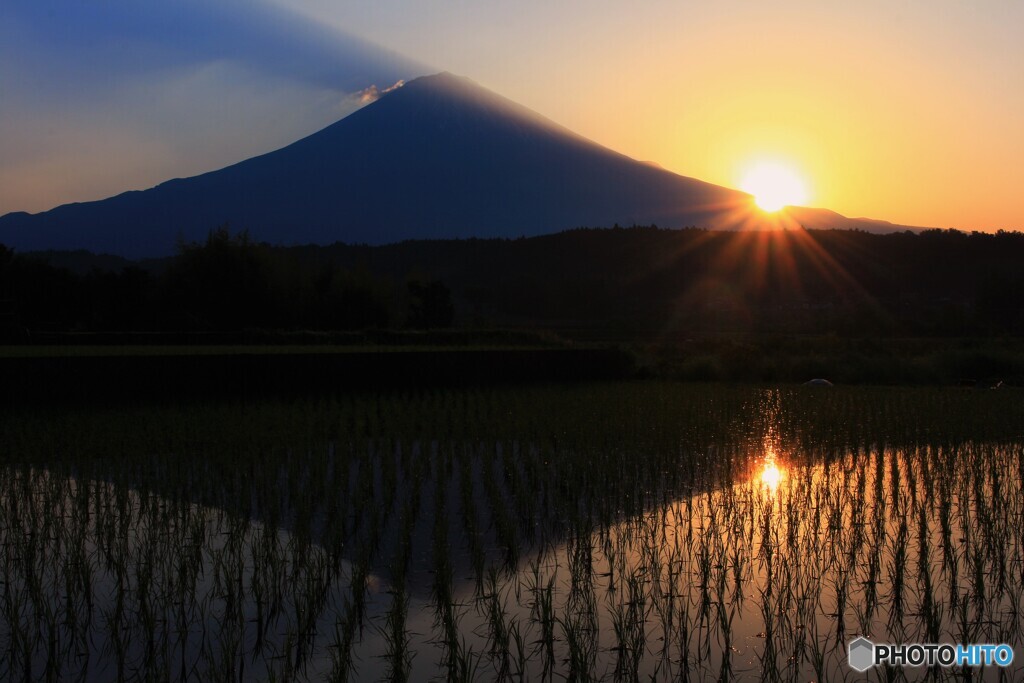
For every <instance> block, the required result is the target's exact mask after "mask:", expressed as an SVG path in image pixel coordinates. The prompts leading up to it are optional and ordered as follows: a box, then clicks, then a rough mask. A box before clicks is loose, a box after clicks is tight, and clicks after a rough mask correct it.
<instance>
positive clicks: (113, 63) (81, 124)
mask: <svg viewBox="0 0 1024 683" xmlns="http://www.w3.org/2000/svg"><path fill="white" fill-rule="evenodd" d="M210 5H215V7H210ZM1022 27H1024V3H1021V2H1019V0H1013V1H1010V0H995V1H991V2H977V3H969V2H962V1H954V0H933V1H931V2H906V1H895V2H893V1H891V0H890V1H887V2H882V1H878V0H867V1H864V2H859V3H837V2H820V1H819V2H811V1H804V0H786V1H782V2H773V3H766V2H763V1H756V2H755V1H750V2H746V1H744V2H738V1H725V2H714V3H711V2H701V3H696V2H693V3H691V2H679V1H678V0H676V1H670V0H653V1H648V2H641V3H624V2H610V1H605V0H589V1H587V2H582V1H577V2H551V1H550V0H545V1H539V0H522V1H520V2H515V3H509V2H494V1H484V2H474V3H465V2H451V1H441V0H421V1H418V2H414V3H413V2H397V1H396V0H378V1H376V2H373V3H341V2H336V1H335V0H276V1H275V2H271V1H270V0H265V1H262V2H261V1H260V0H245V1H242V0H219V1H218V2H216V3H203V2H198V1H197V0H178V1H177V2H172V3H167V2H164V3H148V2H144V3H140V2H136V1H134V0H106V1H105V2H96V3H93V2H80V1H78V0H32V1H30V0H8V2H5V3H4V4H3V6H2V7H0V93H2V94H0V214H2V213H6V212H8V211H15V210H24V211H40V210H45V209H48V208H51V207H53V206H55V205H58V204H62V203H66V202H70V201H83V200H89V199H100V198H103V197H107V196H110V195H113V194H117V193H119V192H122V191H124V190H129V189H143V188H146V187H150V186H152V185H155V184H156V183H159V182H161V181H163V180H166V179H169V178H172V177H177V176H187V175H194V174H197V173H201V172H204V171H208V170H213V169H215V168H219V167H221V166H224V165H227V164H230V163H233V162H235V161H239V160H241V159H243V158H246V157H248V156H252V155H255V154H259V153H262V152H266V151H270V150H272V149H275V148H277V147H280V146H282V145H284V144H287V143H288V142H291V141H293V140H295V139H298V138H300V137H303V136H304V135H307V134H309V133H312V132H314V131H316V130H318V129H319V128H321V127H323V126H325V125H328V124H329V123H331V122H333V121H334V120H336V119H338V118H340V117H341V116H343V115H345V114H347V113H349V112H351V111H353V110H354V109H355V108H356V107H357V106H359V103H358V98H357V97H355V96H354V95H353V93H356V92H358V91H359V90H361V89H362V88H365V87H368V86H370V85H377V86H378V87H379V88H383V87H386V86H388V85H391V84H392V83H393V82H394V81H395V80H397V79H399V78H405V79H408V78H413V77H415V76H418V75H423V74H427V73H432V72H436V71H441V70H447V71H452V72H454V73H457V74H460V75H464V76H468V77H470V78H472V79H474V80H476V81H477V82H479V83H480V84H481V85H484V86H486V87H488V88H491V89H492V90H495V91H497V92H499V93H501V94H503V95H505V96H506V97H509V98H511V99H513V100H516V101H518V102H520V103H522V104H524V105H526V106H528V107H530V108H532V109H535V110H537V111H538V112H540V113H542V114H544V115H546V116H548V117H549V118H552V119H554V120H555V121H557V122H558V123H561V124H563V125H565V126H567V127H569V128H571V129H573V130H575V131H577V132H578V133H580V134H582V135H584V136H586V137H589V138H591V139H593V140H595V141H597V142H599V143H601V144H604V145H606V146H608V147H611V148H613V149H615V150H617V151H620V152H623V153H625V154H628V155H629V156H632V157H635V158H637V159H641V160H646V161H654V162H657V163H659V164H661V165H662V166H664V167H666V168H668V169H670V170H672V171H676V172H678V173H681V174H683V175H687V176H692V177H696V178H700V179H702V180H707V181H710V182H714V183H718V184H722V185H727V186H731V187H737V186H739V185H740V179H741V178H742V176H743V174H744V172H745V170H746V169H749V168H750V166H751V165H752V164H754V163H756V162H758V161H764V160H772V161H777V162H781V163H784V164H787V165H789V166H790V167H792V168H793V169H794V170H795V171H796V172H797V173H798V174H799V175H800V176H802V178H803V179H804V182H805V184H806V188H807V195H808V198H807V204H809V205H811V206H821V207H827V208H830V209H834V210H836V211H839V212H840V213H843V214H845V215H847V216H852V217H859V216H866V217H872V218H881V219H885V220H890V221H893V222H896V223H902V224H907V225H921V226H936V227H956V228H960V229H964V230H992V229H997V228H1004V229H1024V200H1022V199H1021V196H1022V190H1021V188H1022V186H1024V170H1022V165H1024V123H1022V121H1024V47H1021V44H1022V41H1021V39H1022V35H1021V34H1022V31H1024V29H1022ZM367 41H368V42H367ZM374 44H375V45H376V46H379V47H380V48H382V49H377V48H376V47H374Z"/></svg>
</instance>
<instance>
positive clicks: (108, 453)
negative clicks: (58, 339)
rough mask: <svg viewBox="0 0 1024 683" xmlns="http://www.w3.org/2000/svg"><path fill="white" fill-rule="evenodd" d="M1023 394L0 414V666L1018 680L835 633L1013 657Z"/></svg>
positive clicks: (593, 395) (512, 676)
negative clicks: (918, 658)
mask: <svg viewBox="0 0 1024 683" xmlns="http://www.w3.org/2000/svg"><path fill="white" fill-rule="evenodd" d="M1022 418H1024V407H1022V406H1021V397H1018V396H1017V395H1016V394H1015V393H1014V392H1012V391H1007V392H990V393H989V392H961V391H938V390H934V389H932V390H910V389H854V388H849V389H844V388H836V389H826V390H817V389H806V388H794V389H776V388H763V387H749V388H742V387H741V388H737V387H723V386H698V385H674V384H654V383H651V384H647V383H643V384H632V383H622V384H603V385H594V386H582V387H550V386H549V387H535V388H508V389H494V390H487V391H474V390H458V391H456V390H443V391H442V390H438V391H435V392H423V393H416V394H387V395H384V394H381V395H373V394H367V395H360V396H349V397H342V398H338V399H332V400H326V399H320V400H316V401H310V402H307V403H302V402H298V403H295V402H292V403H285V402H271V401H264V402H257V403H255V404H254V403H249V404H239V403H233V404H232V403H217V404H207V405H198V406H184V407H183V406H171V405H165V406H140V407H130V408H119V409H92V410H86V409H82V410H80V411H76V410H71V409H68V410H64V411H62V412H61V413H59V414H56V413H55V414H51V415H44V414H35V413H34V414H29V413H28V412H26V413H24V414H20V415H18V414H14V415H8V416H5V418H4V420H3V422H2V423H0V424H2V428H3V432H2V437H3V439H4V443H5V444H8V447H9V449H10V450H9V451H8V457H7V458H6V460H5V462H6V465H5V466H4V468H3V469H2V470H0V501H2V506H0V543H2V545H3V552H2V554H0V562H2V565H0V582H2V584H0V679H2V680H86V681H92V680H96V681H99V680H154V679H155V680H422V681H427V680H481V681H489V680H515V681H518V680H531V681H545V680H575V681H583V680H610V681H620V680H626V681H636V680H652V679H653V680H769V681H808V680H848V679H849V680H864V679H867V680H925V679H932V680H1020V679H1022V678H1024V674H1022V673H1021V671H1024V659H1021V660H1020V662H1021V664H1020V665H1016V666H1011V667H1009V668H1008V669H997V668H992V667H990V668H971V667H953V668H948V669H943V668H937V667H936V668H932V669H927V668H907V669H899V668H875V669H871V670H869V671H868V672H867V673H866V674H857V673H856V672H854V671H853V670H851V669H850V668H849V666H848V664H847V650H846V648H847V644H848V643H849V642H850V641H851V640H853V639H854V638H856V637H857V636H859V635H865V636H867V637H869V638H870V639H872V640H873V641H876V642H892V643H909V642H928V643H940V642H951V643H972V642H991V643H1008V644H1010V645H1011V646H1013V647H1014V648H1015V649H1017V650H1018V654H1021V653H1020V652H1019V646H1020V645H1021V643H1022V641H1024V639H1022V628H1024V624H1022V619H1024V616H1022V607H1024V606H1022V604H1021V602H1022V600H1024V483H1022V482H1024V421H1022ZM1021 656H1024V655H1021Z"/></svg>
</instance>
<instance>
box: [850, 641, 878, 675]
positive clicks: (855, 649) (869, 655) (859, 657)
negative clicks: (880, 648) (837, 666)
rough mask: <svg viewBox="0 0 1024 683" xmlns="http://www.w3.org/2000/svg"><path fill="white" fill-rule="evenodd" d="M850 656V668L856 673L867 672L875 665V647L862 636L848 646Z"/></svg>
mask: <svg viewBox="0 0 1024 683" xmlns="http://www.w3.org/2000/svg"><path fill="white" fill-rule="evenodd" d="M847 652H848V653H849V656H850V668H851V669H854V670H855V671H867V670H868V669H870V668H871V667H872V666H874V665H875V645H874V643H872V642H871V641H870V640H868V639H867V638H865V637H863V636H861V637H860V638H857V639H856V640H854V641H851V642H850V644H849V645H848V646H847Z"/></svg>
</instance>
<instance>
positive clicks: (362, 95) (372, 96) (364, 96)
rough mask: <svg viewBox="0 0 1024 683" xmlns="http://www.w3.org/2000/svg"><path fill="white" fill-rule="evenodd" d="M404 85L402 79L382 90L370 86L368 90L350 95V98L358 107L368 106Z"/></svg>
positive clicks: (364, 89)
mask: <svg viewBox="0 0 1024 683" xmlns="http://www.w3.org/2000/svg"><path fill="white" fill-rule="evenodd" d="M403 85H405V80H404V79H399V80H398V81H396V82H395V84H394V85H389V86H388V87H386V88H384V89H383V90H381V89H379V88H378V87H377V86H376V85H371V86H370V87H369V88H363V89H362V90H360V91H358V92H355V93H352V95H351V97H352V99H354V100H355V101H356V103H358V104H360V105H366V104H370V103H371V102H376V101H377V100H379V99H380V96H381V95H386V94H387V93H389V92H391V91H392V90H398V89H399V88H401V87H402V86H403Z"/></svg>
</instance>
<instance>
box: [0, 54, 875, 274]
mask: <svg viewBox="0 0 1024 683" xmlns="http://www.w3.org/2000/svg"><path fill="white" fill-rule="evenodd" d="M802 211H803V212H804V213H805V216H806V219H807V220H811V219H812V218H814V217H815V216H819V217H820V216H821V214H818V213H815V212H816V211H818V210H813V209H803V210H802ZM835 216H837V217H838V214H835ZM838 218H839V219H842V220H843V221H850V219H844V218H842V217H838ZM823 220H824V222H826V223H827V222H828V220H829V218H828V217H827V216H826V218H825V219H823ZM759 221H760V216H759V215H758V214H756V212H752V211H751V209H750V197H749V196H748V195H746V194H744V193H741V192H737V191H735V190H730V189H727V188H723V187H719V186H716V185H711V184H709V183H704V182H701V181H699V180H694V179H691V178H686V177H683V176H679V175H676V174H674V173H670V172H668V171H665V170H663V169H660V168H658V167H656V166H652V165H650V164H645V163H641V162H638V161H635V160H633V159H630V158H628V157H626V156H623V155H621V154H618V153H616V152H613V151H611V150H609V149H607V148H605V147H602V146H600V145H597V144H596V143H593V142H591V141H589V140H586V139H584V138H582V137H580V136H578V135H576V134H574V133H572V132H571V131H569V130H567V129H565V128H562V127H560V126H558V125H556V124H554V123H552V122H551V121H549V120H547V119H545V118H544V117H542V116H540V115H538V114H536V113H535V112H532V111H530V110H528V109H526V108H524V107H522V106H520V105H517V104H515V103H513V102H511V101H509V100H507V99H505V98H503V97H500V96H499V95H496V94H494V93H492V92H490V91H488V90H486V89H484V88H482V87H480V86H478V85H476V84H475V83H473V82H472V81H469V80H468V79H464V78H460V77H457V76H453V75H451V74H447V73H445V74H438V75H435V76H428V77H424V78H420V79H417V80H415V81H412V82H410V83H408V84H407V85H405V86H404V87H402V88H400V89H398V90H395V91H393V92H391V93H389V94H387V95H385V96H383V97H381V98H380V99H379V100H378V101H377V102H374V103H373V104H370V105H368V106H366V107H364V108H363V109H361V110H359V111H357V112H355V113H353V114H351V115H350V116H348V117H346V118H344V119H342V120H340V121H338V122H337V123H335V124H333V125H331V126H328V127H327V128H325V129H323V130H321V131H319V132H318V133H315V134H313V135H310V136H309V137H306V138H304V139H302V140H299V141H298V142H295V143H293V144H291V145H289V146H287V147H284V148H282V149H279V150H277V151H274V152H270V153H268V154H264V155H262V156H259V157H254V158H252V159H248V160H246V161H243V162H240V163H238V164H235V165H233V166H229V167H227V168H223V169H221V170H218V171H213V172H211V173H206V174H203V175H200V176H195V177H192V178H185V179H176V180H171V181H168V182H166V183H163V184H161V185H158V186H157V187H155V188H152V189H149V190H144V191H134V192H126V193H124V194H121V195H118V196H116V197H111V198H109V199H105V200H102V201H96V202H88V203H82V204H68V205H64V206H59V207H57V208H55V209H53V210H51V211H47V212H43V213H40V214H34V215H29V214H24V213H20V214H8V215H7V216H4V217H2V218H0V242H3V243H6V244H9V245H12V246H14V247H16V248H18V249H20V250H31V249H89V250H92V251H98V252H109V253H113V254H119V255H123V256H129V257H138V256H156V255H163V254H168V253H171V252H172V251H173V250H174V247H175V243H176V240H177V239H178V238H184V239H186V240H197V239H202V238H203V237H204V236H205V235H206V233H207V232H208V231H209V230H210V229H212V228H214V227H216V226H218V225H220V224H223V223H225V222H228V223H230V224H231V226H232V227H233V228H234V229H242V228H247V229H249V231H250V233H251V234H252V236H253V237H254V238H255V239H257V240H261V241H267V242H271V243H276V244H302V243H319V244H327V243H333V242H336V241H344V242H349V243H357V242H364V243H368V244H385V243H390V242H395V241H400V240H404V239H411V238H418V239H422V238H450V237H515V236H519V235H535V234H542V233H548V232H554V231H557V230H562V229H565V228H570V227H575V226H583V225H591V226H610V225H612V224H613V223H620V224H624V225H629V224H634V223H637V224H649V223H657V224H658V225H661V226H663V227H682V226H687V225H697V226H706V227H715V228H739V227H758V225H759ZM865 225H869V224H867V223H865ZM815 227H820V226H819V225H815ZM837 227H851V226H850V225H843V226H837Z"/></svg>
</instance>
